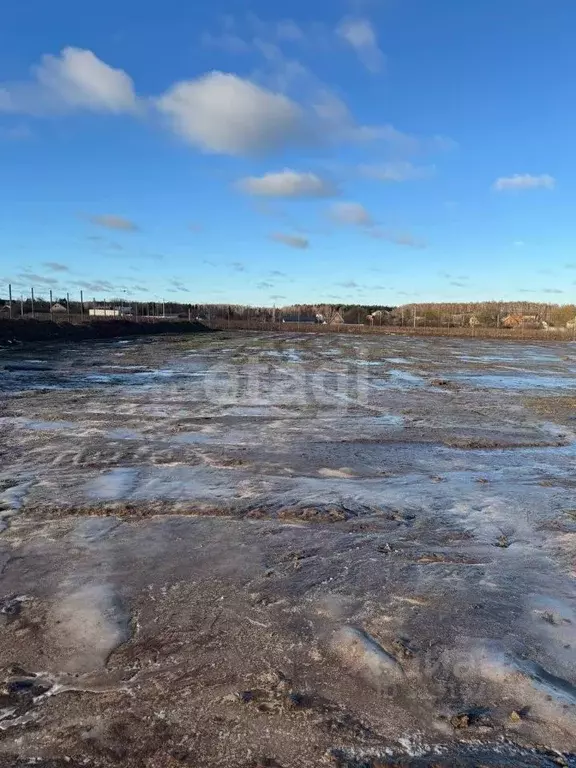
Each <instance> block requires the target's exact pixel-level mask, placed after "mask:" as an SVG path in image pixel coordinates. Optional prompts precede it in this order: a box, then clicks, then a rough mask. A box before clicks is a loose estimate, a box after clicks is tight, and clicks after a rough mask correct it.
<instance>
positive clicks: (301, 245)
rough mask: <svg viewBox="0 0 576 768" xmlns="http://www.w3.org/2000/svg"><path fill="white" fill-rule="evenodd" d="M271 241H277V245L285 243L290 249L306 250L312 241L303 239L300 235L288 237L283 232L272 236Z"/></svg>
mask: <svg viewBox="0 0 576 768" xmlns="http://www.w3.org/2000/svg"><path fill="white" fill-rule="evenodd" d="M270 239H271V240H275V241H276V242H277V243H283V244H284V245H287V246H289V247H290V248H297V249H300V250H305V249H306V248H308V246H309V245H310V241H309V240H308V238H307V237H301V236H300V235H287V234H284V233H283V232H275V233H274V234H272V235H270Z"/></svg>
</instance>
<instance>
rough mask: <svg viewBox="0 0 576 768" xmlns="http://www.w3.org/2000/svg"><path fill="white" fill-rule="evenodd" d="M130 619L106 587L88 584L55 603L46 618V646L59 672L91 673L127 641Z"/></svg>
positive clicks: (105, 585)
mask: <svg viewBox="0 0 576 768" xmlns="http://www.w3.org/2000/svg"><path fill="white" fill-rule="evenodd" d="M129 621H130V617H129V615H128V614H127V613H126V611H125V610H124V608H123V607H122V605H121V603H120V601H119V599H118V596H117V595H116V594H115V592H114V591H113V590H112V589H111V587H110V586H108V585H107V584H92V585H88V586H85V587H82V588H81V589H79V590H77V591H76V592H73V593H72V594H70V595H67V596H66V597H64V598H63V599H61V600H60V601H59V602H57V603H56V604H55V605H54V607H53V608H52V611H51V612H50V616H49V629H48V632H47V644H48V647H49V649H50V652H51V655H52V654H53V655H54V657H55V662H56V663H57V665H58V668H59V670H62V671H64V672H68V673H71V674H85V673H87V672H93V671H95V670H97V669H99V668H101V667H102V666H104V665H105V663H106V660H107V659H108V656H109V655H110V653H111V652H112V651H113V650H114V649H115V648H117V647H118V646H119V645H121V644H122V643H125V642H126V641H127V640H128V639H129V638H130V628H129Z"/></svg>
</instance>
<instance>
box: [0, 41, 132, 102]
mask: <svg viewBox="0 0 576 768" xmlns="http://www.w3.org/2000/svg"><path fill="white" fill-rule="evenodd" d="M82 109H85V110H89V111H92V112H110V113H114V114H120V113H124V112H135V111H136V110H137V109H138V100H137V97H136V92H135V89H134V83H133V81H132V79H131V77H130V76H129V75H127V74H126V72H124V71H123V70H122V69H114V68H113V67H111V66H109V65H108V64H106V63H105V62H104V61H102V60H101V59H99V58H98V57H97V56H96V55H95V54H94V53H92V51H88V50H84V49H82V48H71V47H68V48H64V49H63V50H62V51H61V53H60V54H59V55H58V56H53V55H51V54H47V55H45V56H43V57H42V59H41V61H40V64H39V65H37V66H36V67H34V68H33V69H32V78H31V79H30V80H29V81H24V82H15V83H4V84H2V85H0V111H4V112H14V113H29V114H46V113H50V112H55V111H56V112H58V111H72V110H82Z"/></svg>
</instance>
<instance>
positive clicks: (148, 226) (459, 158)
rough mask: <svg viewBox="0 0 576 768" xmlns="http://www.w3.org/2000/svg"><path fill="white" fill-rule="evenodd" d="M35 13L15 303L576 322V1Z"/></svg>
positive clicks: (30, 16)
mask: <svg viewBox="0 0 576 768" xmlns="http://www.w3.org/2000/svg"><path fill="white" fill-rule="evenodd" d="M82 6H83V7H82V12H79V10H78V3H77V0H74V1H72V0H54V2H52V3H46V2H45V0H19V2H18V3H10V4H8V5H7V7H6V8H5V9H3V19H2V26H1V27H0V174H1V175H0V293H1V294H3V295H5V293H6V284H7V283H8V282H12V284H13V286H14V292H15V293H18V294H19V293H20V292H21V291H24V292H25V291H27V290H28V289H29V287H30V286H34V287H35V289H36V292H37V293H38V294H44V295H46V294H47V293H48V290H49V289H50V288H52V289H53V290H54V292H55V293H56V294H62V293H63V292H64V293H65V292H66V291H67V290H68V291H70V292H71V293H78V292H79V291H80V289H82V290H84V293H85V295H88V296H90V297H91V296H92V295H94V296H95V297H97V298H102V299H104V298H106V297H109V296H111V295H120V294H121V293H123V292H126V293H127V294H130V295H133V296H138V297H142V298H148V299H149V300H154V299H156V300H159V299H162V298H165V299H166V300H169V299H178V300H183V301H189V302H194V303H196V302H199V303H204V302H206V303H207V302H214V303H220V302H233V303H250V304H257V305H262V304H267V305H269V304H272V303H276V304H277V305H282V304H287V303H292V302H296V301H301V302H309V301H310V302H312V301H315V302H336V303H339V302H342V303H356V302H359V303H384V304H399V303H407V302H411V301H435V300H439V301H473V300H481V299H500V298H502V299H530V300H541V301H547V302H558V303H568V302H572V300H573V296H574V291H575V290H576V286H575V280H576V253H574V250H575V249H574V244H575V238H574V235H573V226H572V221H573V217H574V213H573V210H572V207H573V202H574V201H575V200H576V181H575V180H576V155H575V153H574V152H573V151H572V144H573V140H574V136H575V135H576V101H575V98H574V72H575V71H576V49H575V47H574V45H573V31H574V29H576V5H575V4H574V3H573V2H572V0H482V1H481V2H480V0H477V1H476V2H472V0H470V2H463V0H434V2H431V1H430V0H363V1H362V0H349V1H347V0H316V1H315V2H309V1H308V2H303V0H296V2H291V3H287V2H285V0H277V2H275V3H271V2H269V0H251V2H250V3H246V2H240V0H235V1H233V0H213V2H210V3H207V2H201V1H200V0H198V2H194V3H190V2H184V0H164V2H162V3H148V4H142V3H141V2H135V1H134V0H115V2H111V0H99V2H98V3H85V4H82Z"/></svg>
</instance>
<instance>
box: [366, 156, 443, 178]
mask: <svg viewBox="0 0 576 768" xmlns="http://www.w3.org/2000/svg"><path fill="white" fill-rule="evenodd" d="M359 170H360V173H361V175H362V176H364V177H366V178H369V179H377V180H378V181H397V182H400V181H412V180H415V179H426V178H429V177H430V176H433V175H434V172H435V170H436V169H435V167H434V166H433V165H414V164H413V163H410V162H408V161H397V162H389V163H378V164H375V165H361V166H360V168H359Z"/></svg>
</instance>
